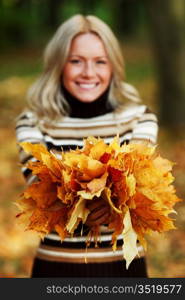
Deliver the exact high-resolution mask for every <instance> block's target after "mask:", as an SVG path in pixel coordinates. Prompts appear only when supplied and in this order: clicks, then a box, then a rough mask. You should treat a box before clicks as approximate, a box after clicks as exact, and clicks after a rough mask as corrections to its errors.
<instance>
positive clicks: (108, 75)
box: [101, 70, 112, 84]
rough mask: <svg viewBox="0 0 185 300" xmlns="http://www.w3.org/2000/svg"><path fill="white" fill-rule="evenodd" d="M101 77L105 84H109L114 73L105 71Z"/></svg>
mask: <svg viewBox="0 0 185 300" xmlns="http://www.w3.org/2000/svg"><path fill="white" fill-rule="evenodd" d="M101 77H102V79H103V81H104V83H106V84H109V82H110V81H111V77H112V72H110V70H105V71H104V72H102V74H101Z"/></svg>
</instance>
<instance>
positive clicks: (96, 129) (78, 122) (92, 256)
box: [16, 104, 158, 263]
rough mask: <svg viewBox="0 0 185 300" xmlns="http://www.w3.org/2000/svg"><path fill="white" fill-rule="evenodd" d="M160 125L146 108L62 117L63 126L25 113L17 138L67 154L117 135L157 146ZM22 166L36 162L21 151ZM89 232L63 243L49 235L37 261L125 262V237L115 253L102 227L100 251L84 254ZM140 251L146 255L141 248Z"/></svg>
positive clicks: (26, 174) (28, 177)
mask: <svg viewBox="0 0 185 300" xmlns="http://www.w3.org/2000/svg"><path fill="white" fill-rule="evenodd" d="M157 132H158V125H157V118H156V116H155V115H154V114H153V113H152V112H151V111H150V110H149V109H148V108H147V107H146V106H145V105H141V104H140V105H132V106H130V107H129V106H128V107H126V108H125V107H124V106H122V107H119V109H116V110H113V111H111V112H108V113H105V114H103V115H98V116H95V117H92V118H74V117H70V116H64V117H62V119H61V121H60V122H57V123H53V124H50V125H48V124H46V123H45V122H44V121H43V120H40V121H39V122H38V121H37V118H36V116H35V114H34V113H33V112H31V111H26V112H23V113H22V114H21V115H20V116H19V118H18V120H17V124H16V137H17V141H18V142H23V141H28V142H31V143H43V144H45V145H46V146H47V148H48V149H49V150H50V149H55V150H61V147H62V148H63V150H64V151H67V150H69V149H76V147H82V146H83V139H84V138H86V137H88V136H95V137H101V138H103V139H104V141H105V142H106V143H109V142H110V141H111V140H112V139H113V138H114V137H115V136H116V135H117V134H119V137H120V142H121V144H123V143H125V142H126V143H130V142H132V143H136V142H145V141H147V142H149V143H150V144H155V143H156V139H157ZM19 154H20V162H21V163H26V162H28V161H29V160H31V161H35V158H33V157H32V156H30V155H28V154H26V153H25V152H24V151H23V150H22V149H19ZM22 173H23V175H24V177H25V179H26V181H27V184H30V183H31V182H32V181H33V180H34V177H33V175H32V174H31V172H30V170H29V169H27V168H26V167H25V166H23V167H22ZM87 231H88V228H87V227H86V226H84V230H83V235H82V236H81V235H80V230H77V231H76V236H73V237H69V238H66V239H65V240H64V241H63V242H62V243H61V242H60V238H59V236H58V235H57V234H56V233H54V232H53V233H50V234H48V235H47V236H46V237H45V239H44V241H42V242H41V244H40V246H39V248H38V250H37V257H39V258H40V259H44V260H49V261H65V262H74V263H83V262H84V256H85V257H86V259H87V261H88V262H102V261H103V262H108V261H117V260H121V259H122V258H123V253H122V250H121V248H120V247H121V246H122V236H119V237H118V244H117V245H118V247H117V251H115V252H113V251H112V248H111V246H110V241H111V231H109V230H108V229H107V227H106V226H101V243H100V246H99V247H98V248H94V245H92V243H91V245H90V247H89V248H88V249H86V250H85V248H86V247H85V239H86V238H85V235H86V233H87ZM138 250H139V252H140V255H141V253H143V249H142V247H141V246H138Z"/></svg>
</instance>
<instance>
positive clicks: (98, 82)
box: [63, 33, 112, 102]
mask: <svg viewBox="0 0 185 300" xmlns="http://www.w3.org/2000/svg"><path fill="white" fill-rule="evenodd" d="M111 75H112V67H111V63H110V61H109V59H108V56H107V53H106V50H105V47H104V45H103V42H102V41H101V39H100V38H99V37H98V36H97V35H95V34H93V33H83V34H80V35H78V36H76V37H75V38H74V39H73V41H72V43H71V48H70V51H69V55H68V58H67V61H66V63H65V65H64V70H63V84H64V86H65V88H66V89H67V90H68V92H70V93H71V94H72V95H73V96H74V97H76V98H77V99H78V100H79V101H81V102H93V101H94V100H96V99H97V98H98V97H99V96H101V94H103V92H104V91H105V90H106V89H107V88H108V86H109V84H110V80H111Z"/></svg>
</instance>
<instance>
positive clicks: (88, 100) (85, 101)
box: [78, 97, 98, 103]
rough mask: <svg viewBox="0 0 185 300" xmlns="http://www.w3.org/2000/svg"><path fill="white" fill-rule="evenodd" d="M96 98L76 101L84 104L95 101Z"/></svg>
mask: <svg viewBox="0 0 185 300" xmlns="http://www.w3.org/2000/svg"><path fill="white" fill-rule="evenodd" d="M97 98H98V97H96V98H90V99H88V98H81V99H80V98H78V100H79V101H80V102H84V103H91V102H93V101H95V100H96V99H97Z"/></svg>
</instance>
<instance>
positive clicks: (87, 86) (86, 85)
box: [79, 83, 96, 89]
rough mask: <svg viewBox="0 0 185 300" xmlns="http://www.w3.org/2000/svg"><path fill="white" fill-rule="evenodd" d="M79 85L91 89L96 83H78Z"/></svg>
mask: <svg viewBox="0 0 185 300" xmlns="http://www.w3.org/2000/svg"><path fill="white" fill-rule="evenodd" d="M79 86H80V87H81V88H84V89H93V88H94V87H95V86H96V83H79Z"/></svg>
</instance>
